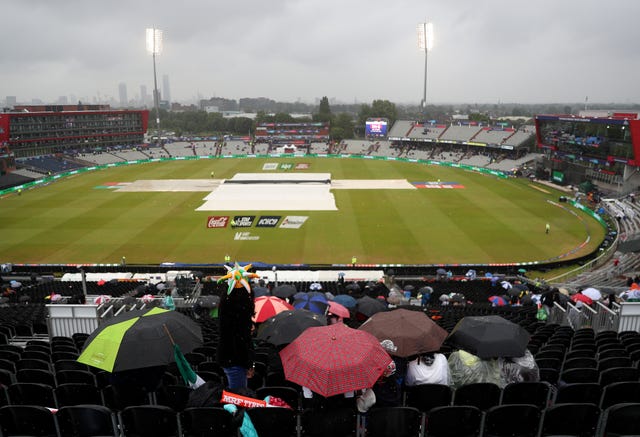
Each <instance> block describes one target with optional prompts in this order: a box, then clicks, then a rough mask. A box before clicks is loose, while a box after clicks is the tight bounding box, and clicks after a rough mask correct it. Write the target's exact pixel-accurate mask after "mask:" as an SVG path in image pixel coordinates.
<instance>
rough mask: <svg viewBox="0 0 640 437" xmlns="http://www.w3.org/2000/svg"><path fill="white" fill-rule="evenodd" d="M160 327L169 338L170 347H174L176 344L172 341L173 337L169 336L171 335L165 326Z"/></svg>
mask: <svg viewBox="0 0 640 437" xmlns="http://www.w3.org/2000/svg"><path fill="white" fill-rule="evenodd" d="M162 327H163V328H164V332H166V333H167V336H168V337H169V341H171V345H172V346H175V345H176V342H175V341H173V337H172V336H171V333H170V332H169V328H167V325H165V324H162Z"/></svg>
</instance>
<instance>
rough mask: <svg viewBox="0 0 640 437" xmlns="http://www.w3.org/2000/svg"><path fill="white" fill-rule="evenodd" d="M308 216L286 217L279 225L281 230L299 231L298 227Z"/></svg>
mask: <svg viewBox="0 0 640 437" xmlns="http://www.w3.org/2000/svg"><path fill="white" fill-rule="evenodd" d="M308 218H309V216H308V215H288V216H286V217H285V218H284V219H283V220H282V223H280V227H281V228H288V229H300V227H301V226H302V225H303V224H304V222H306V221H307V219H308Z"/></svg>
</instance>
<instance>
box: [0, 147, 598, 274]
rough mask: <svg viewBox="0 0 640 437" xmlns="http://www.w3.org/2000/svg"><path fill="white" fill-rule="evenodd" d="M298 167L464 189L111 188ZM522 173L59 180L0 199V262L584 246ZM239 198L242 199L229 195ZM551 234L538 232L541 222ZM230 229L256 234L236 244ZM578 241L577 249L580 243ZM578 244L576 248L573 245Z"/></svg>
mask: <svg viewBox="0 0 640 437" xmlns="http://www.w3.org/2000/svg"><path fill="white" fill-rule="evenodd" d="M267 162H269V163H271V162H274V163H293V164H295V163H308V164H310V166H309V168H308V170H290V171H291V172H300V171H306V172H310V173H318V172H329V173H331V175H332V178H333V179H407V180H408V181H410V182H414V181H436V180H442V181H451V182H457V183H459V184H462V185H464V187H465V188H464V189H417V190H334V191H333V193H334V195H335V198H336V204H337V206H338V209H339V211H321V212H314V211H295V212H291V211H253V212H248V211H238V212H207V211H195V209H196V208H198V207H199V206H200V205H202V203H203V201H202V199H203V198H204V197H205V196H206V194H207V193H203V192H193V193H191V192H176V193H155V192H135V193H126V192H117V191H114V190H111V189H99V188H96V187H99V186H104V185H106V184H108V183H113V182H133V181H136V180H145V179H207V178H210V174H211V171H215V177H216V178H231V177H233V175H234V174H236V173H241V172H250V173H257V172H261V171H262V167H263V165H264V164H265V163H267ZM540 187H541V188H542V189H543V190H545V191H546V192H543V191H541V190H539V189H534V188H532V186H531V183H530V182H529V181H528V180H521V179H502V178H497V177H494V176H488V175H482V174H478V173H474V172H470V171H465V170H461V169H455V168H448V167H440V166H434V165H424V164H416V163H409V162H387V161H378V160H366V159H346V158H345V159H339V158H247V159H201V160H191V161H170V162H156V163H145V164H138V165H128V166H121V167H114V168H109V169H104V170H97V171H91V172H86V173H83V174H81V175H76V176H72V177H68V178H64V179H62V180H59V181H57V182H55V183H52V184H50V185H48V186H43V187H39V188H36V189H30V190H26V191H23V192H22V195H20V196H18V195H15V194H14V195H9V196H5V197H4V198H2V199H0V235H1V237H0V262H12V263H16V264H18V263H53V264H59V263H118V262H120V260H121V258H122V257H123V256H125V257H126V260H127V262H128V263H131V264H157V263H161V262H184V263H220V262H223V260H224V256H225V254H229V255H230V256H231V257H232V259H234V260H238V261H263V262H267V263H308V264H315V263H322V264H347V263H350V262H351V258H352V256H356V257H357V260H358V263H364V264H440V263H441V264H456V263H471V264H486V263H512V262H534V261H547V260H554V259H557V257H559V256H563V255H564V254H568V253H571V254H570V255H569V256H567V257H563V258H561V259H571V258H576V257H579V256H583V255H586V254H588V253H590V252H592V251H593V250H594V249H595V248H596V247H597V246H598V245H599V243H600V242H601V241H602V239H603V238H604V229H603V228H602V226H601V225H600V224H599V223H597V222H596V221H595V220H594V219H592V218H589V217H588V216H587V215H586V214H584V213H582V212H580V211H578V210H576V209H575V208H572V207H571V206H567V204H562V205H564V207H565V208H568V209H571V210H573V211H576V212H577V216H576V215H574V214H571V213H569V212H568V211H567V210H566V209H562V208H560V207H558V206H555V205H552V204H551V203H549V202H547V200H553V201H557V200H558V197H559V195H561V194H562V193H559V192H557V191H555V190H553V189H551V188H549V187H546V186H540ZM238 202H243V199H238ZM210 215H230V216H232V215H258V216H260V215H279V216H286V215H307V216H309V219H308V220H307V222H306V223H305V224H304V225H303V226H302V227H301V228H300V229H281V228H256V227H252V228H248V229H230V228H224V229H207V227H206V221H207V217H208V216H210ZM547 222H548V223H550V225H551V232H550V233H549V235H546V234H545V231H544V230H545V223H547ZM238 231H244V232H250V233H251V235H252V236H258V237H259V239H258V240H254V241H236V240H234V235H235V233H236V232H238ZM587 240H588V243H587V244H584V243H585V241H587ZM580 246H582V247H581V248H580Z"/></svg>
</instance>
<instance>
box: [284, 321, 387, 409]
mask: <svg viewBox="0 0 640 437" xmlns="http://www.w3.org/2000/svg"><path fill="white" fill-rule="evenodd" d="M280 358H281V359H282V367H283V369H284V375H285V378H286V379H287V380H289V381H292V382H294V383H296V384H299V385H302V386H304V387H308V388H309V389H310V390H311V391H313V392H315V393H318V394H319V395H321V396H324V397H329V396H334V395H337V394H340V393H346V392H349V391H353V390H360V389H363V388H368V387H372V386H373V384H374V383H375V382H376V381H377V380H378V378H380V376H381V375H382V373H383V372H384V370H385V369H386V368H387V365H389V363H390V362H391V361H392V360H391V357H390V356H389V354H388V353H387V352H386V351H385V350H384V349H383V348H382V346H380V343H379V342H378V339H377V338H375V337H374V336H373V335H371V334H369V333H368V332H366V331H360V330H357V329H353V328H349V327H348V326H346V325H345V324H344V323H336V324H335V325H328V326H320V327H317V328H309V329H307V330H306V331H304V332H303V333H302V334H301V335H300V336H299V337H298V338H296V339H295V340H294V341H293V342H292V343H291V344H289V345H288V346H287V347H285V348H284V349H283V350H282V351H280Z"/></svg>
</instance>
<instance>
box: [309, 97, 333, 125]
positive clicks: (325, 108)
mask: <svg viewBox="0 0 640 437" xmlns="http://www.w3.org/2000/svg"><path fill="white" fill-rule="evenodd" d="M331 118H332V116H331V107H330V106H329V99H328V98H327V97H326V96H325V97H323V98H322V99H320V107H319V108H318V113H317V114H313V121H323V122H326V121H331Z"/></svg>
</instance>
